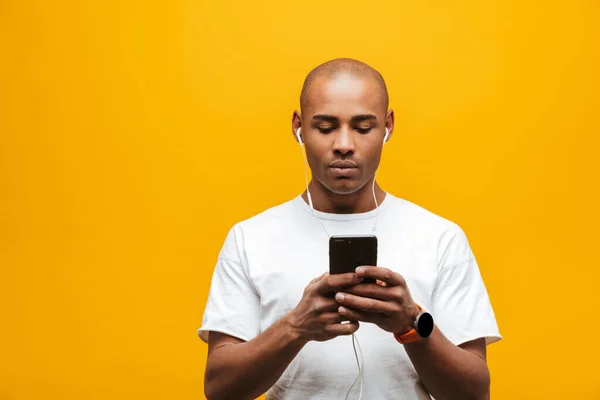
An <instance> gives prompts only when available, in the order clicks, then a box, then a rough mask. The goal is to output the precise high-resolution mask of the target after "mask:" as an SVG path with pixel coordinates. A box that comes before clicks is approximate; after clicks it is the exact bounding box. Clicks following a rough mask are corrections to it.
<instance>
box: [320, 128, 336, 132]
mask: <svg viewBox="0 0 600 400" xmlns="http://www.w3.org/2000/svg"><path fill="white" fill-rule="evenodd" d="M317 129H318V130H319V132H321V133H330V132H333V130H334V129H335V128H321V127H318V128H317Z"/></svg>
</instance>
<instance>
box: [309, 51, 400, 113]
mask: <svg viewBox="0 0 600 400" xmlns="http://www.w3.org/2000/svg"><path fill="white" fill-rule="evenodd" d="M341 76H351V77H353V78H356V79H372V80H374V81H375V83H376V84H377V86H378V87H379V90H380V95H381V99H382V102H383V103H384V104H383V106H384V108H385V110H387V108H388V103H389V98H388V92H387V87H386V85H385V81H384V80H383V77H382V76H381V74H380V73H379V72H377V71H376V70H375V69H373V68H372V67H371V66H369V65H367V64H365V63H363V62H361V61H358V60H353V59H351V58H336V59H334V60H331V61H327V62H325V63H323V64H321V65H319V66H317V67H316V68H315V69H313V70H312V71H310V72H309V74H308V75H307V76H306V79H305V80H304V85H302V92H301V94H300V108H301V109H304V108H306V105H307V103H308V101H309V100H310V91H311V86H312V83H313V81H314V80H315V79H316V78H321V77H322V78H326V79H331V80H334V79H336V78H338V77H341Z"/></svg>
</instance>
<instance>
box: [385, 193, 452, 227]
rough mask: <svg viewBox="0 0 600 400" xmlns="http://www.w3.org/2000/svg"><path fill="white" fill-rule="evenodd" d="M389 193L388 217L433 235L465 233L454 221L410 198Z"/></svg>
mask: <svg viewBox="0 0 600 400" xmlns="http://www.w3.org/2000/svg"><path fill="white" fill-rule="evenodd" d="M388 195H389V196H390V207H389V213H388V215H387V216H386V217H389V218H392V219H393V220H394V221H395V222H397V223H400V224H402V225H403V226H406V227H410V228H412V229H416V230H420V231H423V232H424V233H429V234H432V235H436V234H444V233H451V234H461V233H463V231H462V229H461V227H460V226H459V225H458V224H457V223H455V222H454V221H451V220H449V219H447V218H445V217H442V216H440V215H438V214H436V213H434V212H433V211H431V210H428V209H426V208H425V207H422V206H420V205H418V204H415V203H413V202H411V201H409V200H405V199H403V198H400V197H396V196H394V195H390V194H388Z"/></svg>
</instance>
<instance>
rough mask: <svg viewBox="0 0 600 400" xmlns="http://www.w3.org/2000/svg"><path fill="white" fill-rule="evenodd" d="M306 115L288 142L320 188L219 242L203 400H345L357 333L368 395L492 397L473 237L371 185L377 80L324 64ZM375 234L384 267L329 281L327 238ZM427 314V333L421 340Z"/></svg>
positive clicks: (485, 301) (487, 311) (493, 333)
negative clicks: (420, 322) (261, 399)
mask: <svg viewBox="0 0 600 400" xmlns="http://www.w3.org/2000/svg"><path fill="white" fill-rule="evenodd" d="M300 106H301V112H298V111H295V112H294V115H293V119H292V132H293V133H294V137H296V139H297V140H299V141H303V144H304V146H305V149H306V155H307V160H308V164H309V165H310V168H311V170H312V176H313V179H312V180H311V182H310V184H309V185H308V187H307V191H306V192H304V193H303V194H302V195H301V196H298V197H297V198H295V199H294V200H291V201H289V202H286V203H284V204H282V205H279V206H277V207H274V208H272V209H269V210H267V211H265V212H263V213H262V214H259V215H257V216H255V217H253V218H250V219H249V220H246V221H243V222H241V223H239V224H237V225H235V226H234V227H233V228H232V229H231V231H230V232H229V234H228V236H227V238H226V240H225V243H224V245H223V248H222V250H221V252H220V254H219V257H218V262H217V265H216V268H215V272H214V275H213V280H212V285H211V289H210V294H209V298H208V302H207V306H206V310H205V314H204V318H203V326H202V328H201V329H199V334H200V337H201V338H202V339H203V340H205V341H208V345H209V350H208V361H207V365H206V376H205V393H206V396H207V398H208V399H211V400H212V399H221V400H222V399H236V400H239V399H253V398H256V397H258V396H260V395H261V394H263V393H265V392H267V399H269V400H271V399H286V400H287V399H294V400H296V399H302V400H305V399H343V398H344V397H345V396H346V394H347V392H348V390H349V389H350V387H351V385H352V383H353V382H354V380H355V379H356V377H357V372H358V368H357V364H356V361H355V354H354V351H353V340H352V336H350V335H352V334H354V335H355V337H356V339H357V340H358V343H359V344H360V348H361V349H362V362H363V363H364V364H363V372H364V374H363V388H362V394H363V397H364V398H365V399H377V400H379V399H398V398H401V399H429V398H430V395H431V396H433V397H434V398H436V399H437V400H443V399H461V400H464V399H485V398H488V397H489V386H490V378H489V372H488V368H487V364H486V344H489V343H491V342H494V341H496V340H499V339H500V334H499V332H498V327H497V324H496V320H495V317H494V312H493V310H492V307H491V305H490V301H489V298H488V295H487V292H486V289H485V286H484V284H483V281H482V279H481V275H480V272H479V269H478V266H477V263H476V261H475V259H474V257H473V253H472V252H471V249H470V247H469V243H468V241H467V238H466V236H465V235H464V233H463V232H462V230H461V229H460V228H459V227H458V226H457V225H455V224H454V223H452V222H450V221H447V220H445V219H443V218H441V217H439V216H436V215H434V214H432V213H431V212H428V211H426V210H424V209H423V208H420V207H418V206H416V205H414V204H412V203H410V202H408V201H405V200H402V199H400V198H397V197H394V196H393V195H391V194H389V193H385V192H384V191H383V190H382V189H381V188H380V187H379V185H377V184H376V183H375V182H374V179H375V172H376V170H377V167H378V165H379V161H380V157H381V154H382V149H383V144H384V137H386V139H389V137H390V135H391V133H392V132H393V131H394V112H393V111H392V110H388V94H387V89H386V85H385V82H384V80H383V78H382V77H381V75H380V74H379V73H378V72H377V71H375V70H374V69H372V68H371V67H369V66H368V65H366V64H364V63H362V62H359V61H356V60H351V59H336V60H332V61H329V62H327V63H325V64H322V65H320V66H318V67H317V68H315V69H314V70H313V71H311V72H310V74H309V75H308V76H307V78H306V81H305V82H304V86H303V88H302V94H301V99H300ZM386 131H387V135H386ZM309 199H310V200H312V201H309ZM309 203H312V207H313V208H311V206H310V205H309ZM377 205H379V206H378V208H377ZM373 229H375V234H376V236H377V238H378V243H379V249H378V252H379V254H378V257H379V258H378V259H379V262H378V264H380V266H364V267H359V268H357V270H356V272H354V273H346V274H339V275H329V274H328V273H327V271H328V242H329V240H328V239H329V235H341V234H345V235H352V234H364V233H371V232H372V230H373ZM364 278H374V279H376V280H377V283H376V284H373V283H361V281H362V280H363V279H364ZM424 312H425V313H426V312H429V314H430V315H431V316H433V321H434V327H433V331H431V332H425V333H422V332H416V333H415V330H414V328H415V326H416V324H415V321H416V320H417V319H418V318H419V317H420V316H422V315H425V314H423V313H424ZM429 314H428V315H429ZM348 321H350V322H348ZM422 336H423V337H422ZM399 342H400V343H399ZM359 392H360V389H359V388H358V385H356V386H355V387H354V388H353V390H352V392H351V393H350V396H352V397H351V398H359Z"/></svg>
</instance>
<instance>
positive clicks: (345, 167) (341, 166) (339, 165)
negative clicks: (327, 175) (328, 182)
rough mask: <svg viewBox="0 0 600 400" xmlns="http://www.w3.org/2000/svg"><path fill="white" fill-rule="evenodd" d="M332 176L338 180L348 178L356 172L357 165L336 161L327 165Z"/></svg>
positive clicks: (350, 162)
mask: <svg viewBox="0 0 600 400" xmlns="http://www.w3.org/2000/svg"><path fill="white" fill-rule="evenodd" d="M329 168H330V169H331V171H333V175H334V176H336V177H340V178H345V177H350V176H352V175H354V174H355V173H356V171H357V170H358V165H356V164H354V163H353V162H352V161H341V160H340V161H336V162H334V163H332V164H330V165H329Z"/></svg>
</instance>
